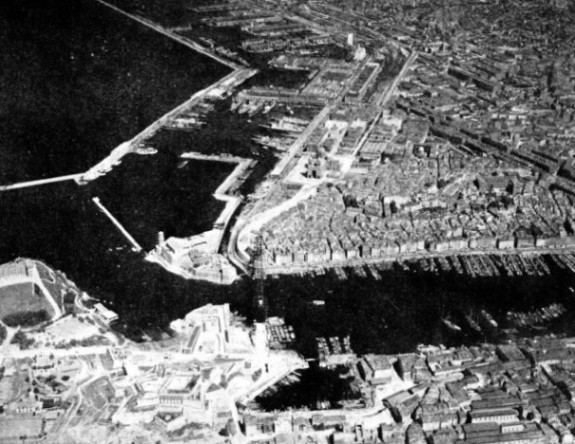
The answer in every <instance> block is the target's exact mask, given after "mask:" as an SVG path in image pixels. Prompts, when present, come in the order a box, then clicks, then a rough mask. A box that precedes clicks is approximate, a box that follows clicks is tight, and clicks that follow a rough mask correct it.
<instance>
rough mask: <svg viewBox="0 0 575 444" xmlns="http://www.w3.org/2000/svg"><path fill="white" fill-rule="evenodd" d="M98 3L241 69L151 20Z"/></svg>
mask: <svg viewBox="0 0 575 444" xmlns="http://www.w3.org/2000/svg"><path fill="white" fill-rule="evenodd" d="M96 1H97V2H99V3H100V4H102V5H104V6H107V7H108V8H111V9H113V10H114V11H116V12H118V13H120V14H122V15H124V16H126V17H129V18H131V19H133V20H136V21H137V22H139V23H141V24H142V25H144V26H147V27H148V28H151V29H153V30H154V31H157V32H159V33H161V34H163V35H165V36H166V37H169V38H170V39H172V40H175V41H177V42H178V43H181V44H182V45H186V46H187V47H189V48H191V49H193V50H195V51H198V52H200V53H202V54H204V55H206V56H208V57H210V58H212V59H214V60H216V61H217V62H219V63H221V64H223V65H226V66H228V67H230V68H232V69H234V70H237V69H240V68H241V66H240V65H238V64H236V63H234V62H232V61H230V60H227V59H224V58H223V57H220V56H218V55H217V54H214V53H213V52H211V51H209V50H208V49H207V48H205V47H203V46H202V45H200V44H198V43H196V42H194V41H192V40H190V39H187V38H185V37H182V36H180V35H178V34H175V33H173V32H170V31H169V30H168V29H166V28H164V27H163V26H160V25H158V24H157V23H153V22H151V21H149V20H146V19H145V18H143V17H140V16H137V15H134V14H130V13H129V12H126V11H124V10H123V9H120V8H118V7H117V6H114V5H112V4H110V3H108V2H106V1H104V0H96Z"/></svg>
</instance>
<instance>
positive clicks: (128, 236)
mask: <svg viewBox="0 0 575 444" xmlns="http://www.w3.org/2000/svg"><path fill="white" fill-rule="evenodd" d="M92 200H93V201H94V203H95V204H96V205H97V206H98V208H100V210H102V213H104V214H105V215H106V216H108V218H109V219H110V220H111V221H112V223H113V224H114V225H116V227H117V228H118V230H120V232H121V233H122V234H123V235H124V236H125V237H126V239H128V241H129V242H130V243H131V244H132V245H133V250H134V251H135V252H137V253H139V252H140V251H142V250H143V248H142V247H141V245H140V244H139V243H138V242H136V239H134V238H133V237H132V235H131V234H130V233H128V230H126V229H125V228H124V227H123V226H122V224H121V223H120V222H119V221H118V219H116V218H115V217H114V215H113V214H112V213H110V212H109V211H108V209H107V208H106V207H105V206H104V205H103V204H102V202H100V199H99V198H98V197H93V198H92Z"/></svg>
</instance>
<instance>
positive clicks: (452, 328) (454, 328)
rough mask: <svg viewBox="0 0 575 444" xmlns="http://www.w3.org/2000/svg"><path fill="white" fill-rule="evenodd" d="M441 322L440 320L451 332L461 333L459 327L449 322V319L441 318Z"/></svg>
mask: <svg viewBox="0 0 575 444" xmlns="http://www.w3.org/2000/svg"><path fill="white" fill-rule="evenodd" d="M441 320H442V321H443V323H444V324H445V325H446V326H447V327H449V328H450V329H451V330H454V331H461V327H460V326H459V325H457V324H454V323H453V322H451V321H450V320H449V319H445V318H443V319H441Z"/></svg>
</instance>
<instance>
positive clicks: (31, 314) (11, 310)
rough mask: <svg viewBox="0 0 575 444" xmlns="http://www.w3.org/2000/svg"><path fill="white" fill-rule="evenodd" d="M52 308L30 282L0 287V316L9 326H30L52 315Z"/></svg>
mask: <svg viewBox="0 0 575 444" xmlns="http://www.w3.org/2000/svg"><path fill="white" fill-rule="evenodd" d="M54 314H55V313H54V309H53V308H52V306H51V305H50V302H49V301H48V300H47V299H46V296H44V294H42V291H41V290H40V289H39V288H38V287H37V286H36V285H35V284H33V283H32V282H27V283H21V284H13V285H7V286H4V287H0V318H1V319H2V322H4V323H5V324H6V325H8V326H10V327H16V326H18V325H20V326H22V327H31V326H33V325H36V324H39V323H40V322H43V321H47V320H49V319H52V318H53V317H54Z"/></svg>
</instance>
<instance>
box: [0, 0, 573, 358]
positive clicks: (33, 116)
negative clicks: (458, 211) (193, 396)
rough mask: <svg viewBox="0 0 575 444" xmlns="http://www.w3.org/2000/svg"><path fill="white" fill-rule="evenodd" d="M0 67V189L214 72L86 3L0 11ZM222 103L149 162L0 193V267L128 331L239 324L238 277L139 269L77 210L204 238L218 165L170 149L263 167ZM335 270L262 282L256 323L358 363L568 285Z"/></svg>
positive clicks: (137, 258)
mask: <svg viewBox="0 0 575 444" xmlns="http://www.w3.org/2000/svg"><path fill="white" fill-rule="evenodd" d="M0 67H1V69H0V183H1V184H5V183H10V182H14V181H19V180H25V179H32V178H40V177H50V176H57V175H61V174H68V173H75V172H80V171H84V170H86V169H87V168H88V167H90V166H91V165H93V164H94V163H96V162H97V161H99V160H100V159H102V158H103V157H105V156H106V155H107V153H108V152H109V151H111V149H113V148H114V147H115V146H117V145H118V144H120V143H122V142H123V141H125V140H128V139H130V138H132V137H133V136H134V135H135V134H136V133H137V132H138V131H139V130H141V129H143V128H144V127H145V126H146V125H148V124H149V123H151V122H152V121H154V120H155V119H156V118H158V117H159V116H161V115H163V114H164V113H165V112H167V111H168V110H169V109H171V108H173V107H174V106H176V105H177V104H179V103H181V102H182V101H184V100H185V99H187V98H188V97H189V96H190V95H192V94H193V93H194V92H195V91H197V90H199V89H201V88H203V87H205V86H206V85H208V84H210V83H213V82H214V81H215V80H216V79H218V78H220V77H222V76H223V75H225V74H226V73H227V72H228V70H227V68H224V67H222V66H219V65H217V64H215V63H214V62H213V61H211V60H210V59H207V58H205V57H203V56H201V55H198V54H196V53H194V52H192V51H191V50H189V49H187V48H185V47H183V46H180V45H178V44H176V43H174V42H172V41H170V40H168V39H166V38H165V37H162V36H160V35H157V34H155V33H153V32H152V31H149V30H147V29H145V28H144V27H142V26H141V25H139V24H136V23H133V22H131V21H129V20H128V19H126V18H124V17H122V16H119V15H117V14H116V13H114V12H113V11H109V10H107V9H106V8H103V7H102V6H100V5H98V4H97V3H95V2H92V1H89V0H43V1H31V0H24V1H18V2H17V1H15V0H8V1H7V2H0ZM264 77H265V76H264ZM264 80H265V82H267V83H269V79H268V78H265V79H264ZM227 105H229V103H221V104H219V105H218V106H217V110H216V112H215V113H214V114H213V115H211V116H209V121H208V122H207V124H206V126H205V127H204V128H203V129H202V130H201V131H199V132H196V133H186V132H169V131H165V132H161V133H160V134H158V135H157V136H156V137H154V139H153V140H152V141H151V143H152V145H153V146H155V147H156V148H157V149H158V151H159V152H158V154H157V155H153V156H138V155H130V156H128V157H126V158H125V159H124V161H123V162H122V164H121V165H120V166H118V167H116V168H115V169H114V170H113V171H112V172H111V173H109V174H108V175H106V176H105V177H103V178H101V179H98V180H97V181H95V182H93V183H91V184H89V185H87V186H78V185H76V184H75V183H74V182H68V183H61V184H55V185H49V186H44V187H38V188H30V189H24V190H19V191H10V192H5V193H2V194H0V262H5V261H9V260H12V259H14V258H16V257H19V256H23V257H33V258H37V259H40V260H43V261H45V262H46V263H48V264H49V265H50V266H52V267H54V268H57V269H60V270H62V271H64V272H65V273H66V274H67V275H68V276H69V277H70V278H71V279H72V280H73V281H75V282H76V283H77V284H78V285H79V286H80V288H82V289H84V290H85V291H87V292H88V293H89V294H91V295H92V296H94V297H97V298H100V299H102V300H103V301H105V302H106V303H107V304H108V305H109V306H110V307H111V308H112V309H114V310H115V311H117V312H118V313H119V314H120V316H121V320H122V323H124V324H126V325H127V326H128V329H129V330H137V329H146V330H148V329H150V328H153V327H160V328H161V327H165V326H166V325H167V324H169V322H170V321H171V320H173V319H175V318H177V317H181V316H183V315H184V314H185V313H186V312H187V311H189V310H191V309H193V308H196V307H198V306H200V305H203V304H206V303H208V302H212V303H223V302H230V303H231V304H232V308H233V309H235V310H238V311H240V312H242V313H243V314H249V311H250V307H251V295H252V283H251V282H250V281H249V280H247V279H243V280H241V281H239V282H237V283H236V284H234V285H231V286H227V287H220V286H216V285H212V284H208V283H202V282H194V281H186V280H184V279H181V278H179V277H178V276H174V275H172V274H170V273H168V272H166V271H165V270H163V269H162V268H160V267H159V266H157V265H155V264H150V263H147V262H145V261H144V260H143V257H142V255H141V254H136V253H134V252H132V251H131V249H130V245H129V244H128V242H127V241H126V239H125V238H124V237H123V236H122V235H121V234H120V233H119V232H118V231H117V230H116V228H115V227H114V226H113V225H112V224H111V222H110V221H109V220H108V219H107V218H106V217H105V216H104V215H103V214H102V213H101V212H99V211H98V210H97V208H96V207H95V205H94V204H93V202H92V200H91V198H92V197H94V196H98V197H99V198H100V199H101V201H102V203H103V204H104V205H106V207H107V208H108V209H109V210H110V211H111V212H112V213H113V214H114V215H115V216H116V217H117V218H118V220H120V222H121V223H122V224H124V226H125V227H126V228H127V229H128V230H129V231H130V233H131V234H132V235H133V236H134V238H135V239H136V240H137V241H138V242H139V243H141V244H142V246H143V247H144V248H145V249H150V248H152V246H153V245H154V242H155V240H156V236H157V233H158V231H160V230H161V231H165V233H166V236H170V235H176V236H188V235H193V234H196V233H200V232H202V231H204V230H206V229H209V228H210V227H211V224H212V223H213V221H214V220H215V219H216V217H217V215H218V214H219V212H220V211H221V208H222V207H221V204H220V203H219V202H217V201H215V200H214V199H213V197H212V193H213V192H214V190H215V189H216V187H217V186H218V184H219V183H221V182H222V180H223V178H224V177H225V176H226V175H227V174H228V173H229V172H230V171H231V168H232V166H230V165H227V164H223V163H213V162H189V163H188V164H187V165H186V166H184V167H181V166H182V165H181V163H180V160H179V158H178V156H179V154H181V153H182V152H185V151H201V152H205V153H218V152H229V153H232V154H234V155H240V156H251V157H255V158H257V159H258V160H259V161H260V162H259V167H258V168H259V170H258V174H257V175H256V176H254V177H252V179H251V180H250V181H249V183H248V185H247V189H248V190H249V189H251V188H253V186H254V184H255V183H256V181H257V178H258V177H259V176H261V174H263V173H265V171H266V170H269V168H270V167H271V165H272V164H273V156H271V155H270V154H269V153H265V152H263V151H261V150H260V149H259V148H257V147H255V146H254V145H253V144H252V143H251V142H250V135H249V133H250V131H252V130H253V129H254V128H255V125H256V123H255V122H252V123H250V122H248V121H247V118H245V117H242V118H240V117H238V116H230V115H229V113H227V112H226V111H225V109H226V106H227ZM350 275H351V277H350V279H349V280H347V281H339V280H337V278H336V277H335V275H332V274H327V275H326V276H321V277H314V278H311V277H301V276H293V277H282V278H279V279H270V280H268V282H267V284H266V293H267V295H268V299H269V305H270V312H271V313H270V314H272V315H281V316H285V317H286V320H287V321H288V323H291V324H293V325H294V327H295V329H296V333H297V334H298V337H299V339H298V346H299V348H300V350H301V351H303V352H304V353H305V354H306V355H307V356H313V355H314V352H315V337H316V336H334V335H339V336H346V335H350V337H351V343H352V347H353V348H354V349H355V351H356V352H359V353H364V352H372V351H373V352H399V351H410V350H413V349H414V347H415V346H416V345H417V344H419V343H445V344H448V345H457V344H462V343H473V342H479V341H484V340H497V339H500V338H501V333H500V332H489V331H486V332H483V333H478V332H475V331H472V330H470V329H469V328H468V327H465V326H464V319H463V317H464V316H463V314H464V313H467V312H469V311H471V312H473V311H474V310H475V311H477V310H480V309H487V310H488V311H489V312H490V313H491V314H492V315H493V316H494V317H495V318H496V319H497V320H498V321H501V320H502V319H504V318H505V313H506V311H507V310H510V309H515V310H520V311H527V310H530V309H532V308H534V307H538V306H543V305H546V304H549V303H550V302H553V301H561V302H563V303H564V304H565V305H566V306H568V307H569V308H572V306H573V298H572V297H571V296H570V295H571V294H572V293H570V290H569V287H570V286H572V285H574V282H573V278H572V275H571V274H568V273H566V272H563V271H560V270H558V269H555V268H553V273H552V275H551V276H547V277H533V278H521V279H520V278H497V279H496V278H492V279H486V278H483V279H478V278H477V279H473V278H462V277H460V276H459V277H458V276H455V275H453V274H449V273H448V274H426V273H423V272H415V271H409V270H408V271H405V270H400V269H398V268H397V267H396V268H390V269H388V270H386V271H384V272H382V273H381V275H382V279H381V280H374V279H365V278H360V277H357V276H355V277H354V276H353V273H351V274H350ZM313 300H324V301H325V305H324V306H318V305H314V304H312V303H311V302H312V301H313ZM444 317H449V318H450V319H452V320H453V321H454V322H457V323H460V324H461V325H462V327H463V330H462V332H461V333H455V332H453V331H449V330H448V329H446V327H445V324H444V323H443V322H442V321H441V319H442V318H444ZM502 325H503V324H502ZM572 325H575V323H573V322H572V316H571V315H567V316H564V317H563V318H561V319H559V320H558V321H556V322H555V325H553V326H552V327H554V328H556V329H557V330H559V331H567V332H570V331H571V329H572V327H571V326H572Z"/></svg>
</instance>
